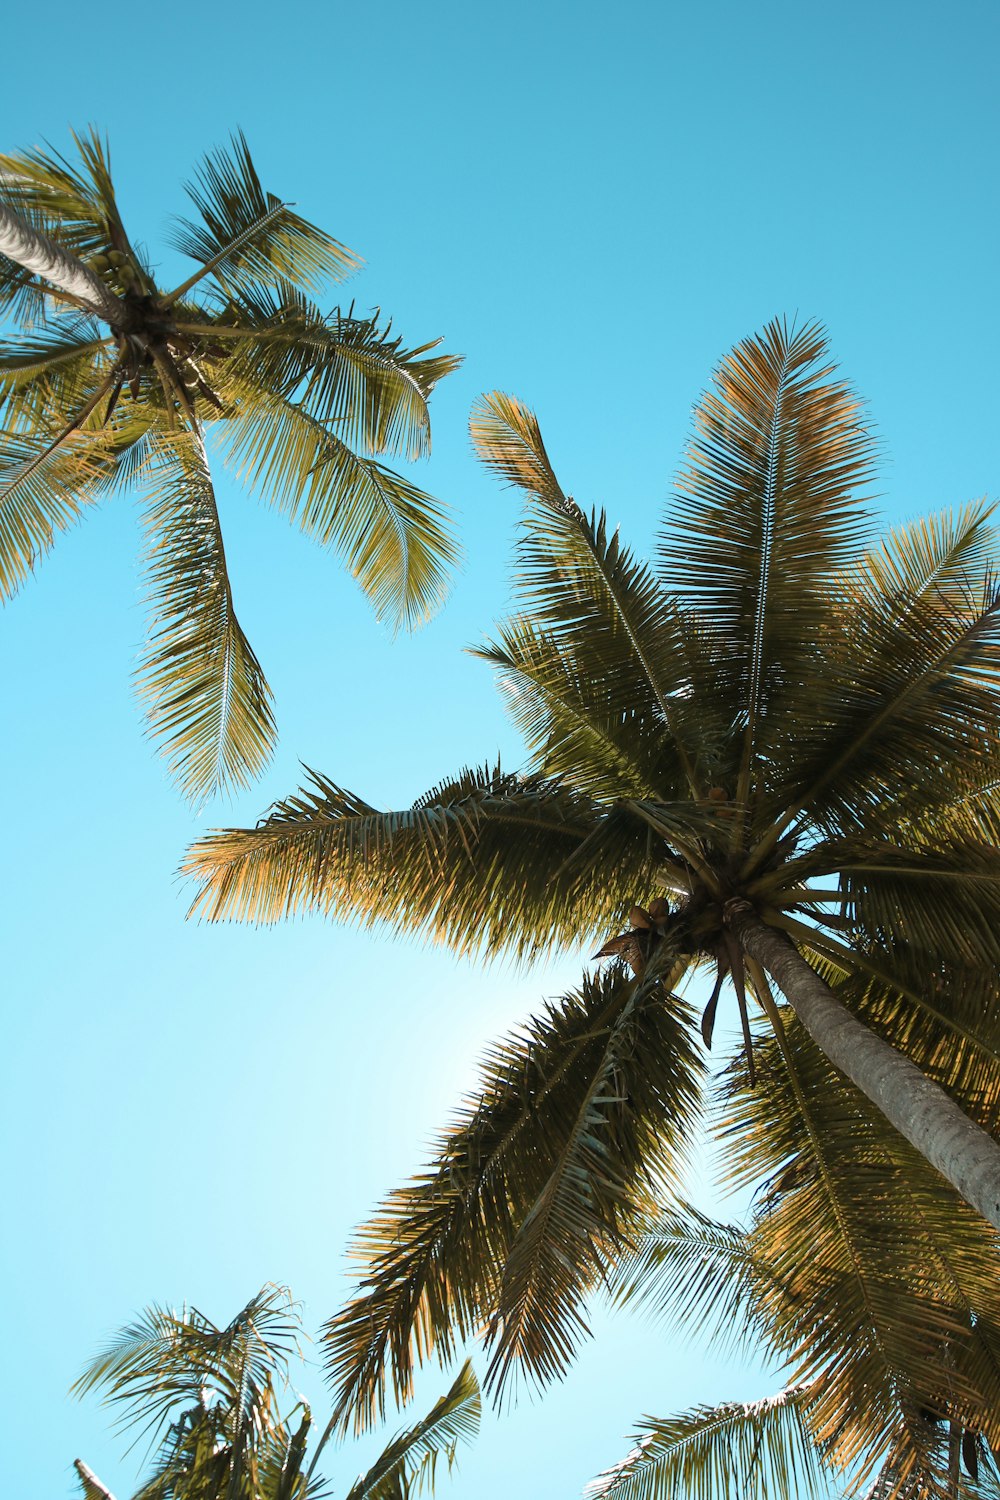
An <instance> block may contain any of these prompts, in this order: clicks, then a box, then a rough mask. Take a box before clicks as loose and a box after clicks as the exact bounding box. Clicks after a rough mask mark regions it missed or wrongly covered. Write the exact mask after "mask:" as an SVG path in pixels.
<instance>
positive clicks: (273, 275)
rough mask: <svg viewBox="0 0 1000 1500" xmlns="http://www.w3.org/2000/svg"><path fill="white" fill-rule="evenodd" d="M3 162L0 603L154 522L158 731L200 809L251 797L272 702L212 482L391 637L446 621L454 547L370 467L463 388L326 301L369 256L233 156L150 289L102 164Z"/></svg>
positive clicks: (421, 430)
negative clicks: (84, 525)
mask: <svg viewBox="0 0 1000 1500" xmlns="http://www.w3.org/2000/svg"><path fill="white" fill-rule="evenodd" d="M76 145H77V149H78V160H77V161H76V162H72V163H71V162H69V161H67V160H64V159H63V158H62V157H59V156H56V155H53V154H51V153H49V152H47V151H42V150H35V151H28V152H24V153H21V154H18V155H10V156H0V315H3V314H4V313H5V314H6V315H7V316H8V319H9V320H13V324H14V326H15V327H16V325H17V324H20V331H18V332H16V334H15V336H14V337H11V338H8V339H6V340H4V341H3V342H0V596H2V597H3V598H9V597H10V596H11V595H12V594H13V593H14V592H15V591H16V590H17V589H18V588H19V587H20V585H21V584H22V583H23V582H24V581H25V579H26V578H27V577H28V575H29V574H30V573H31V572H32V570H33V569H34V567H35V566H36V564H37V563H38V561H39V559H40V558H41V557H42V556H43V555H44V554H45V553H46V552H47V551H48V550H49V548H50V547H51V546H52V544H53V542H54V540H55V538H56V536H57V534H58V533H59V532H60V531H64V530H65V529H66V528H67V527H69V526H71V525H72V524H74V523H75V522H76V521H77V520H79V519H80V518H81V517H82V516H83V515H84V514H85V513H86V512H87V511H88V510H89V509H90V508H91V507H92V506H94V505H95V504H97V503H98V502H99V501H100V500H101V499H102V498H104V497H105V496H108V495H110V494H113V493H114V492H115V491H116V490H119V489H132V490H135V491H137V492H138V493H139V494H141V495H142V497H143V499H144V503H145V513H144V526H145V539H146V552H147V561H148V575H147V582H148V587H149V600H150V605H151V614H152V620H151V630H150V636H149V642H148V645H147V648H146V652H145V655H144V657H143V659H142V663H141V667H140V671H139V683H140V688H141V692H142V694H143V696H144V698H145V699H146V702H147V705H148V712H149V723H150V726H151V729H152V732H153V734H154V736H155V737H156V738H157V739H158V740H159V742H160V745H161V748H162V750H163V752H164V754H165V755H166V757H167V760H168V762H169V765H170V769H171V772H172V774H173V776H174V778H175V779H176V781H177V782H178V783H179V785H180V786H181V788H182V789H183V791H184V792H185V793H186V794H187V795H188V796H189V797H191V798H194V799H202V798H205V797H207V796H210V795H212V794H213V793H214V792H216V791H218V790H219V789H220V788H222V787H224V786H227V785H244V784H247V783H248V782H249V781H250V780H252V779H253V778H254V777H255V776H256V775H257V774H258V773H259V772H260V770H261V769H262V767H263V766H264V764H265V763H266V761H267V759H268V756H269V754H270V751H271V747H272V744H273V741H274V723H273V719H272V714H271V694H270V690H269V688H268V685H267V682H266V680H265V677H264V674H263V671H262V669H261V667H260V664H259V662H258V660H257V658H256V656H255V655H254V652H253V650H252V648H251V646H250V644H249V642H248V640H247V638H246V636H245V635H244V633H243V630H242V628H241V626H240V624H239V620H238V618H237V614H236V610H235V605H234V599H233V588H232V583H231V580H230V576H229V571H228V567H227V562H226V553H225V548H224V545H223V538H222V530H221V526H220V522H219V513H218V508H217V505H216V498H215V490H214V481H213V477H212V472H211V467H210V463H209V455H210V447H209V436H210V433H211V432H212V431H213V430H214V431H215V432H216V433H217V434H218V437H217V441H214V442H213V443H212V446H211V451H212V452H214V451H216V448H217V449H218V451H219V452H220V453H221V456H222V457H223V458H224V459H225V460H226V461H227V462H228V463H230V464H231V466H232V467H233V468H234V469H235V471H236V472H237V474H238V475H239V476H240V477H242V478H243V479H244V480H245V481H246V483H247V484H248V485H249V487H250V488H251V489H253V490H255V491H257V492H258V493H260V494H262V495H264V496H265V497H266V498H267V499H268V500H269V501H270V502H271V503H272V504H274V505H275V506H277V507H278V508H279V509H280V510H283V511H284V512H285V513H286V514H287V515H288V517H289V518H290V519H291V520H292V521H293V522H294V523H295V524H296V525H298V526H300V527H301V528H302V530H303V531H305V532H306V533H307V534H308V535H310V536H312V537H313V538H315V539H316V540H317V541H318V542H320V543H321V544H322V545H324V546H330V547H333V548H335V549H336V550H337V551H338V552H339V553H340V554H341V556H342V557H343V558H344V561H345V562H346V564H347V566H348V567H349V569H350V571H351V572H352V574H353V575H354V577H355V578H356V579H357V580H358V582H359V583H360V585H361V587H362V588H363V590H364V591H365V593H366V594H367V595H368V597H369V598H370V600H371V601H372V604H373V605H374V607H375V610H376V613H377V614H378V615H379V616H380V617H383V618H385V619H387V620H389V621H390V622H392V623H394V624H399V623H407V624H410V623H414V622H416V621H419V620H421V619H423V618H424V617H426V615H427V614H428V613H429V612H430V611H432V610H433V609H434V607H435V606H436V604H437V603H438V602H439V601H440V599H441V596H442V591H443V588H444V586H445V582H446V578H447V575H448V571H449V569H450V566H451V564H452V562H453V560H454V558H455V545H454V541H453V539H452V537H451V535H450V532H449V530H448V527H447V525H446V522H445V517H444V513H443V511H442V508H441V506H440V505H439V503H438V502H437V501H435V500H432V499H431V498H430V497H429V496H428V495H425V494H423V493H422V492H421V491H420V490H419V489H417V488H416V487H415V486H414V485H412V484H411V483H410V482H409V481H408V480H407V479H404V478H402V477H401V476H400V475H398V474H396V473H394V472H393V471H392V470H391V469H389V468H387V467H386V466H385V464H384V463H383V462H381V459H380V455H384V454H387V453H388V454H397V455H403V456H405V457H408V458H414V457H417V456H418V455H420V454H421V453H424V452H426V451H427V449H428V447H429V444H430V426H429V420H428V410H427V401H428V398H429V396H430V393H431V391H432V389H433V387H434V385H435V383H436V382H437V381H438V380H439V379H440V378H441V377H442V376H443V375H445V374H447V372H448V371H449V370H451V369H453V368H454V367H455V364H456V360H455V359H454V358H453V357H451V356H448V355H443V354H440V353H433V352H431V351H432V350H433V348H434V346H433V345H424V346H422V347H420V348H408V347H406V346H405V345H404V344H403V342H402V340H401V339H400V338H399V337H398V336H396V335H394V334H393V333H392V331H391V329H390V326H389V324H388V323H386V322H385V321H384V320H383V319H381V317H380V316H379V315H378V314H376V315H373V316H370V317H359V316H356V315H355V314H354V312H353V309H352V310H351V311H349V312H347V313H342V312H341V311H339V310H336V311H334V312H333V313H332V314H328V313H326V312H324V311H323V310H322V309H321V308H320V307H319V306H318V305H317V304H316V302H315V301H314V300H313V298H314V295H315V294H316V293H317V292H318V291H319V290H320V288H321V287H322V286H323V285H324V283H325V282H327V281H330V280H332V281H341V280H343V278H344V277H345V276H347V275H349V274H350V273H351V272H352V271H354V270H355V269H356V267H357V266H358V264H359V262H358V260H357V257H356V256H355V255H354V254H353V253H352V252H351V251H350V250H348V249H346V248H345V246H343V245H341V244H340V243H339V242H338V241H337V240H335V239H332V238H331V237H330V236H329V235H328V234H326V233H325V232H324V231H322V230H320V229H317V228H316V227H315V226H314V225H312V224H310V223H309V222H308V221H307V220H305V219H303V218H301V217H300V216H299V215H298V214H297V213H296V212H294V210H293V209H292V208H291V206H290V205H289V204H287V203H284V202H282V201H281V200H280V199H278V198H276V197H274V196H273V195H272V194H271V193H268V192H265V190H264V188H263V187H262V185H261V183H260V180H259V178H258V176H257V172H256V169H255V167H254V165H253V161H252V159H251V157H250V153H249V150H248V149H247V145H246V142H245V141H244V140H243V138H242V137H241V136H238V137H236V138H235V139H234V141H233V142H232V145H231V147H230V148H229V149H228V150H221V151H216V152H214V153H212V154H211V155H209V156H208V157H206V158H205V160H204V161H203V162H202V164H201V166H200V168H199V171H198V174H197V177H196V180H195V182H194V183H193V184H192V185H189V187H188V189H187V191H188V193H189V195H190V197H191V199H192V201H193V204H194V208H195V216H194V218H193V219H190V220H189V219H183V218H181V219H177V220H175V221H174V225H173V229H172V232H171V235H170V241H169V243H170V244H171V245H172V246H173V248H174V249H176V250H180V251H181V252H182V253H183V255H185V256H186V257H187V258H188V259H189V261H191V262H193V266H194V269H193V270H192V271H191V273H190V274H186V275H185V276H184V278H183V279H182V280H181V281H180V282H179V284H177V285H175V286H173V287H170V288H165V287H162V286H160V285H159V284H158V283H157V280H156V278H155V275H154V270H153V267H152V265H151V263H150V261H149V259H148V257H147V255H146V254H145V252H144V251H143V250H142V249H141V248H140V247H139V246H138V244H137V242H136V241H135V240H134V239H133V238H132V237H130V235H129V234H128V232H127V231H126V229H125V225H124V223H123V220H122V217H121V214H120V213H119V209H118V204H117V200H116V196H115V190H114V186H113V183H112V178H111V170H110V163H109V158H108V154H107V150H106V148H105V146H104V145H103V143H102V141H101V140H100V138H99V137H98V136H97V135H96V134H91V135H88V136H85V137H82V138H80V139H77V141H76Z"/></svg>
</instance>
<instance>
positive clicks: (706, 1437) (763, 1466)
mask: <svg viewBox="0 0 1000 1500" xmlns="http://www.w3.org/2000/svg"><path fill="white" fill-rule="evenodd" d="M808 1399H809V1387H808V1386H804V1385H798V1386H789V1387H788V1389H786V1390H783V1391H779V1392H778V1394H777V1395H776V1396H766V1397H765V1398H764V1399H763V1400H761V1401H749V1402H741V1401H731V1402H726V1403H724V1404H723V1405H721V1406H696V1407H693V1408H692V1409H691V1410H690V1411H686V1412H682V1413H680V1415H678V1416H676V1417H666V1418H662V1419H660V1418H655V1417H647V1418H646V1420H645V1421H644V1423H643V1425H642V1428H641V1429H640V1431H639V1433H637V1434H636V1438H635V1447H634V1448H633V1449H632V1451H631V1452H630V1453H629V1454H627V1455H626V1457H625V1458H624V1459H623V1460H622V1461H621V1463H620V1464H616V1465H615V1467H614V1468H612V1469H608V1470H606V1471H605V1473H603V1474H601V1475H600V1476H599V1477H598V1478H597V1479H595V1480H594V1481H593V1483H592V1484H591V1485H589V1486H588V1488H587V1491H586V1494H587V1497H588V1500H674V1497H675V1496H677V1495H681V1494H683V1495H684V1496H685V1500H719V1497H720V1496H723V1495H729V1494H733V1493H736V1494H739V1496H740V1497H741V1500H787V1497H788V1496H791V1495H795V1496H797V1497H801V1500H804V1497H806V1496H810V1495H816V1496H820V1495H823V1494H826V1493H828V1486H827V1482H826V1477H825V1474H824V1471H823V1469H822V1467H821V1465H820V1462H819V1459H818V1457H817V1453H816V1448H815V1445H814V1444H813V1442H812V1440H811V1438H810V1435H809V1431H808V1427H807V1425H806V1421H805V1411H806V1407H807V1403H808Z"/></svg>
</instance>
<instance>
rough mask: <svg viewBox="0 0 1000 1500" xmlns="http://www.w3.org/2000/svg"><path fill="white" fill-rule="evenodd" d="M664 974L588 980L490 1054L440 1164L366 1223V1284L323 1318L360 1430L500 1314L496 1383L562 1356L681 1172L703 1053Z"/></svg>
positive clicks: (340, 1390) (541, 1369) (349, 1413)
mask: <svg viewBox="0 0 1000 1500" xmlns="http://www.w3.org/2000/svg"><path fill="white" fill-rule="evenodd" d="M670 983H671V976H670V975H669V973H665V974H664V979H663V983H662V985H661V983H659V982H652V981H647V982H645V983H644V984H640V985H637V984H636V983H635V982H634V981H632V980H629V979H626V978H625V976H624V974H623V973H622V971H621V970H620V969H617V968H616V969H612V970H610V971H609V972H608V973H607V974H605V975H604V976H603V977H602V978H601V979H600V980H586V981H585V982H584V983H583V985H582V986H581V987H580V989H579V990H578V991H576V992H574V993H573V994H570V995H568V996H566V997H565V998H564V999H563V1000H562V1001H561V1002H560V1004H559V1005H558V1006H554V1005H550V1006H549V1007H548V1008H547V1010H546V1011H545V1012H543V1013H542V1014H541V1015H539V1016H537V1017H535V1018H534V1019H533V1020H532V1021H531V1022H530V1023H529V1024H528V1026H527V1027H526V1028H525V1029H524V1031H523V1032H522V1033H519V1034H515V1035H514V1036H513V1037H511V1038H510V1039H508V1040H507V1041H506V1042H505V1043H502V1044H499V1045H497V1046H496V1047H494V1048H493V1049H492V1051H491V1052H490V1053H489V1054H488V1056H487V1058H486V1060H485V1064H484V1070H483V1082H482V1087H481V1091H480V1092H479V1093H477V1094H476V1095H475V1096H473V1097H472V1098H471V1099H470V1100H469V1101H468V1102H467V1103H466V1105H465V1106H464V1107H463V1109H462V1110H461V1112H460V1113H459V1115H458V1117H457V1119H456V1120H455V1122H454V1123H453V1125H452V1126H451V1127H450V1129H449V1130H448V1132H447V1133H446V1134H445V1135H444V1136H443V1137H442V1138H441V1140H440V1141H439V1144H438V1150H437V1154H436V1157H435V1159H434V1160H433V1161H432V1163H431V1164H430V1165H429V1167H428V1168H426V1169H425V1170H424V1171H423V1172H422V1173H421V1174H420V1175H419V1176H417V1177H415V1178H414V1179H413V1180H412V1182H411V1183H409V1184H407V1186H405V1187H403V1188H400V1189H397V1190H396V1191H395V1192H394V1193H392V1194H391V1195H390V1196H389V1197H388V1198H387V1199H386V1201H385V1204H384V1205H383V1207H382V1209H381V1210H380V1211H379V1213H378V1214H377V1215H376V1216H375V1217H374V1218H373V1219H372V1220H371V1221H370V1222H369V1223H368V1224H367V1225H366V1226H365V1227H364V1228H363V1230H362V1231H361V1232H360V1234H359V1237H358V1240H357V1244H356V1247H355V1250H354V1255H355V1258H356V1259H357V1260H358V1262H359V1263H360V1268H361V1284H360V1288H359V1292H358V1295H357V1296H356V1297H355V1298H354V1299H353V1300H352V1301H351V1302H349V1303H348V1304H347V1306H346V1307H345V1308H344V1309H343V1311H342V1312H341V1313H339V1314H337V1316H336V1317H335V1318H333V1319H332V1320H331V1322H330V1323H329V1324H328V1326H327V1330H326V1333H325V1336H324V1337H325V1342H326V1344H327V1351H328V1352H327V1358H328V1366H329V1370H330V1373H331V1376H332V1378H333V1381H334V1384H335V1390H336V1396H337V1405H336V1417H337V1420H338V1421H339V1422H340V1423H341V1424H342V1425H343V1426H346V1425H348V1424H349V1423H350V1421H351V1419H352V1418H353V1419H354V1421H355V1424H356V1425H357V1426H359V1427H364V1426H367V1425H368V1424H369V1423H370V1422H371V1421H373V1420H374V1419H375V1418H376V1416H378V1415H381V1413H382V1412H383V1410H384V1402H385V1389H386V1385H387V1383H388V1382H389V1381H390V1380H391V1384H392V1389H393V1391H394V1393H395V1395H396V1397H397V1399H406V1398H407V1397H408V1395H409V1393H410V1389H411V1383H412V1379H413V1371H414V1368H415V1365H416V1364H417V1363H420V1362H422V1361H423V1360H424V1359H426V1358H427V1356H428V1355H429V1354H430V1353H431V1352H436V1353H437V1354H438V1357H439V1358H440V1359H441V1360H442V1361H446V1360H448V1359H450V1358H451V1357H452V1355H453V1353H454V1351H455V1349H456V1347H459V1346H460V1345H461V1343H462V1341H463V1340H465V1339H467V1338H469V1337H471V1336H472V1335H474V1334H475V1333H476V1332H477V1331H478V1330H479V1329H480V1328H481V1326H482V1325H483V1324H485V1323H487V1322H488V1323H489V1324H490V1330H491V1331H490V1339H491V1340H492V1342H493V1346H494V1350H495V1356H494V1365H493V1377H494V1379H502V1378H504V1377H505V1376H506V1375H507V1374H508V1373H509V1372H511V1370H512V1367H513V1364H514V1362H517V1363H518V1364H519V1365H520V1366H523V1368H524V1369H525V1371H526V1372H527V1373H528V1374H529V1375H530V1376H531V1377H532V1378H534V1379H536V1380H539V1381H542V1380H546V1379H550V1378H552V1376H553V1375H555V1374H557V1373H558V1372H559V1371H560V1370H561V1369H562V1368H564V1367H565V1363H566V1361H567V1359H568V1358H569V1357H570V1354H571V1352H572V1349H573V1348H574V1346H575V1345H576V1343H577V1342H578V1341H579V1339H580V1337H581V1336H582V1335H583V1334H584V1333H585V1330H586V1324H585V1321H584V1318H583V1312H582V1297H583V1295H584V1294H585V1292H586V1291H587V1289H588V1288H589V1287H590V1286H591V1285H592V1284H593V1282H594V1279H595V1277H597V1276H598V1274H599V1273H600V1271H601V1268H602V1266H603V1265H604V1264H605V1262H606V1259H607V1255H608V1251H609V1250H610V1248H611V1246H612V1245H613V1244H614V1243H615V1242H616V1241H617V1240H618V1239H620V1237H621V1235H622V1234H623V1232H624V1229H625V1226H626V1224H627V1223H629V1222H630V1221H631V1218H632V1216H633V1214H634V1213H636V1212H640V1211H642V1210H643V1209H648V1194H649V1189H650V1187H651V1185H652V1184H653V1183H654V1182H659V1181H660V1180H661V1178H662V1177H664V1176H666V1177H667V1178H669V1177H670V1176H671V1175H672V1174H673V1173H674V1172H675V1171H676V1166H677V1162H678V1158H679V1155H680V1154H681V1152H682V1150H683V1143H682V1140H681V1138H679V1137H678V1135H677V1132H676V1129H675V1124H674V1122H675V1121H676V1120H678V1119H679V1118H681V1117H684V1116H685V1115H687V1114H689V1113H690V1111H691V1109H693V1108H694V1104H695V1099H696V1095H697V1086H698V1075H699V1063H698V1059H697V1049H696V1047H695V1044H694V1041H693V1036H694V1033H693V1028H692V1025H691V1022H692V1018H691V1016H690V1014H689V1012H688V1009H687V1007H686V1006H685V1005H684V1004H683V1003H682V1002H680V1001H678V1000H677V999H676V998H675V997H674V996H673V995H672V994H671V992H670V991H669V989H668V988H667V986H669V984H670Z"/></svg>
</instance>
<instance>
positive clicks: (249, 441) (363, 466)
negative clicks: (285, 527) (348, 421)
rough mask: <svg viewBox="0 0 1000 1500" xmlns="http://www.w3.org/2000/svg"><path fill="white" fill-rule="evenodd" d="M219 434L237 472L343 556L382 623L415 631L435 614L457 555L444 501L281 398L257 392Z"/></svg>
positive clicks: (298, 406)
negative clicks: (416, 627) (361, 454)
mask: <svg viewBox="0 0 1000 1500" xmlns="http://www.w3.org/2000/svg"><path fill="white" fill-rule="evenodd" d="M226 429H227V430H226V433H225V440H226V444H227V453H228V457H229V460H230V462H231V463H232V464H233V465H234V467H235V468H236V469H237V470H238V472H239V473H240V474H241V476H242V477H244V478H245V479H246V480H247V482H248V483H249V484H250V485H251V487H252V488H253V489H255V490H258V491H261V492H263V493H264V494H265V495H266V497H267V498H268V499H269V500H270V501H271V503H272V504H274V506H275V507H276V508H277V509H278V510H281V511H283V512H284V513H285V514H287V515H288V516H289V518H290V519H291V520H292V521H294V522H295V523H296V524H297V525H299V526H300V527H301V528H302V530H303V531H304V532H305V533H306V534H307V535H309V536H311V537H313V538H314V539H315V540H316V541H318V542H320V543H321V545H323V546H328V547H332V548H334V549H335V550H336V551H337V552H339V553H340V554H341V556H342V557H343V558H344V561H345V563H346V564H347V566H348V568H349V569H350V572H351V574H352V575H353V577H354V578H355V579H356V580H357V582H358V584H359V585H360V587H361V588H362V590H363V591H364V593H365V594H366V595H367V597H368V598H369V599H370V601H371V603H372V605H373V606H374V608H375V612H376V615H377V616H378V617H379V618H380V619H385V620H388V621H389V622H390V623H391V624H393V625H396V626H398V625H401V624H405V625H408V626H413V625H415V624H418V623H420V622H421V621H424V620H427V619H428V618H429V617H430V616H431V615H432V614H433V613H434V612H435V611H436V610H437V608H438V607H439V606H440V604H441V602H442V599H443V597H444V592H445V589H446V586H447V580H448V577H449V574H450V572H451V569H452V568H453V566H454V564H455V562H456V560H457V557H458V549H457V546H456V543H455V540H454V536H453V534H452V531H451V528H450V527H449V525H448V524H447V521H446V511H445V508H444V507H443V506H442V505H440V504H439V503H438V502H437V501H436V500H434V499H432V498H431V496H429V495H427V494H425V493H424V491H423V490H420V489H418V488H417V487H416V486H415V485H413V484H411V483H410V481H409V480H407V479H404V478H403V477H402V476H400V475H399V474H395V473H394V472H393V471H392V470H391V469H388V468H386V467H385V465H384V464H381V463H379V462H378V461H377V460H376V459H373V458H365V457H363V456H360V455H358V454H357V453H355V452H354V451H353V450H352V449H351V448H350V447H349V446H348V445H347V444H346V443H345V442H344V441H343V440H342V439H341V438H340V436H339V435H338V434H337V432H336V431H334V425H333V424H332V423H330V422H323V421H320V420H319V419H318V418H317V417H315V416H313V415H312V414H311V413H310V412H309V411H308V410H306V408H305V407H304V406H302V405H299V404H298V403H297V402H295V401H291V400H288V399H286V398H285V397H283V396H280V395H277V394H274V393H270V392H264V391H262V392H259V393H258V395H257V398H256V400H247V401H246V403H245V404H244V406H242V407H240V408H237V409H236V410H235V411H234V412H233V414H232V416H231V417H230V419H229V421H228V422H227V423H226Z"/></svg>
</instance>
